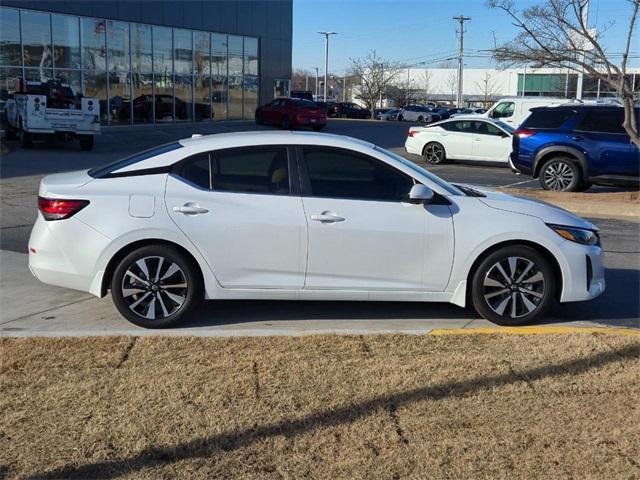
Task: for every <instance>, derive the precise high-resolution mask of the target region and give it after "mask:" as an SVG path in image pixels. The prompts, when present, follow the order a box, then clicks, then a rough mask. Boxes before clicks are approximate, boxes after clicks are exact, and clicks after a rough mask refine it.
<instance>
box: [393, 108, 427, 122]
mask: <svg viewBox="0 0 640 480" xmlns="http://www.w3.org/2000/svg"><path fill="white" fill-rule="evenodd" d="M398 120H399V121H406V122H420V123H431V122H433V121H434V120H435V118H434V115H433V113H432V111H431V108H429V107H423V106H422V105H407V106H406V107H404V108H403V109H402V110H400V113H398Z"/></svg>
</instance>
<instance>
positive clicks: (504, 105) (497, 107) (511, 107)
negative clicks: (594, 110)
mask: <svg viewBox="0 0 640 480" xmlns="http://www.w3.org/2000/svg"><path fill="white" fill-rule="evenodd" d="M563 103H567V99H566V98H554V97H508V98H503V99H501V100H498V101H497V102H496V103H494V104H493V105H492V106H491V108H490V109H489V110H487V111H486V112H485V113H484V114H483V115H484V116H485V117H487V118H492V119H494V120H501V121H503V122H504V123H507V124H509V125H511V126H512V127H513V128H516V127H517V126H518V125H520V124H521V123H522V122H523V121H524V119H525V118H527V117H528V116H529V113H530V111H531V109H533V108H537V107H546V106H549V105H560V104H563Z"/></svg>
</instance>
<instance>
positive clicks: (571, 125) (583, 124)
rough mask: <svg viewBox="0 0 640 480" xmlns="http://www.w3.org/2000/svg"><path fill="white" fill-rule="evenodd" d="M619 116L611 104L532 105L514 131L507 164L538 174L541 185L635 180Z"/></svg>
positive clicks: (639, 173)
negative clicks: (532, 107) (529, 112)
mask: <svg viewBox="0 0 640 480" xmlns="http://www.w3.org/2000/svg"><path fill="white" fill-rule="evenodd" d="M636 119H640V115H639V114H638V109H636ZM623 121H624V109H623V108H622V107H617V106H604V105H575V104H570V105H560V106H552V107H539V108H534V109H532V110H531V115H529V117H527V119H526V120H525V121H524V122H523V123H522V125H520V127H518V129H517V130H516V131H515V132H514V135H513V151H512V152H511V157H510V163H511V168H512V170H514V171H517V172H520V173H525V174H528V175H531V176H533V178H539V179H540V185H542V188H544V189H545V190H557V191H566V192H576V191H582V190H586V189H587V188H589V187H590V186H591V185H592V184H603V185H637V184H638V183H639V181H640V178H639V177H640V151H638V147H636V146H635V145H634V144H633V143H632V142H631V139H630V138H629V135H628V134H627V133H626V132H625V131H624V129H623V128H622V123H623Z"/></svg>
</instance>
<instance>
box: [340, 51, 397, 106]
mask: <svg viewBox="0 0 640 480" xmlns="http://www.w3.org/2000/svg"><path fill="white" fill-rule="evenodd" d="M400 72H402V70H401V69H400V67H399V66H398V64H397V63H394V62H391V61H390V60H385V59H383V58H381V57H378V56H377V55H376V52H375V50H374V51H373V52H370V53H369V54H367V56H365V57H361V58H352V59H351V73H352V75H354V76H355V77H357V78H358V79H359V81H360V91H359V92H358V94H357V95H356V98H358V99H359V100H362V101H363V102H364V104H365V105H366V107H367V108H368V109H369V110H371V118H375V107H376V103H377V102H378V100H379V99H380V97H381V96H382V94H384V93H385V91H386V90H387V87H388V86H389V85H392V84H393V82H394V81H395V80H396V77H397V76H398V75H399V74H400Z"/></svg>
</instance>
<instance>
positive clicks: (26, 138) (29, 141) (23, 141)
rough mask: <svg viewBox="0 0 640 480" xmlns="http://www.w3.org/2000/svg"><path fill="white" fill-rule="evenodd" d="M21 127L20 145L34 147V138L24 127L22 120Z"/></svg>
mask: <svg viewBox="0 0 640 480" xmlns="http://www.w3.org/2000/svg"><path fill="white" fill-rule="evenodd" d="M19 125H20V127H19V129H18V131H19V133H20V147H22V148H26V149H29V148H32V147H33V138H32V136H31V133H30V132H25V131H24V130H23V129H22V122H20V124H19Z"/></svg>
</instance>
